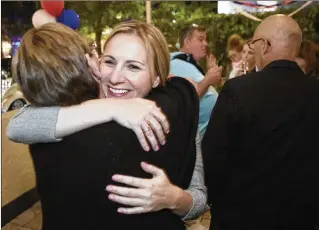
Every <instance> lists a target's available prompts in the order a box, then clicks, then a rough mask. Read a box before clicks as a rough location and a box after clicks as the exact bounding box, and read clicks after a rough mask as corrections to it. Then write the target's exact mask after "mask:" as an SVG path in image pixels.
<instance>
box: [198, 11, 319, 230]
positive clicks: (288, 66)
mask: <svg viewBox="0 0 319 230" xmlns="http://www.w3.org/2000/svg"><path fill="white" fill-rule="evenodd" d="M301 40H302V34H301V30H300V28H299V26H298V24H297V23H296V22H295V21H294V20H293V19H292V18H290V17H288V16H285V15H274V16H271V17H268V18H266V19H265V20H264V21H262V22H261V23H260V25H259V26H258V27H257V29H256V31H255V34H254V37H253V40H252V41H251V42H250V44H249V46H250V47H251V49H253V50H254V52H255V58H256V64H257V67H258V69H259V70H260V71H259V72H256V73H250V74H247V75H245V76H242V77H239V78H235V79H232V80H229V81H227V82H226V83H225V85H224V87H223V89H222V91H221V93H220V95H219V97H218V99H217V102H216V105H215V108H214V110H213V113H212V115H211V118H210V121H209V124H208V127H207V130H206V134H205V136H204V139H203V142H202V152H203V157H204V165H205V167H204V168H205V179H206V184H207V187H208V201H209V204H210V205H211V218H212V220H211V227H210V229H218V230H230V229H231V230H274V229H276V230H277V229H278V230H291V229H298V230H308V229H309V230H310V229H311V230H315V229H316V225H317V223H318V196H319V189H318V186H319V134H318V133H319V82H318V80H316V79H312V78H307V77H306V76H305V75H304V73H303V71H302V70H301V69H300V68H299V66H298V65H297V64H296V63H295V62H294V60H295V58H296V56H297V54H298V52H299V48H300V43H301Z"/></svg>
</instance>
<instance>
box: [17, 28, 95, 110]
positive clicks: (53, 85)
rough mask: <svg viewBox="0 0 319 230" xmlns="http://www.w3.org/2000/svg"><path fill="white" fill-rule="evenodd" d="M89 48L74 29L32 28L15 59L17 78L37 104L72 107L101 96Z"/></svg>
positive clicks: (27, 96) (32, 102)
mask: <svg viewBox="0 0 319 230" xmlns="http://www.w3.org/2000/svg"><path fill="white" fill-rule="evenodd" d="M86 53H89V47H88V45H87V44H86V42H85V41H84V39H83V38H82V37H81V36H80V35H79V34H77V33H76V32H75V31H73V30H72V29H70V28H68V27H67V26H64V25H62V24H60V23H48V24H45V25H43V26H41V27H39V28H32V29H30V30H29V31H28V32H27V33H26V34H25V35H24V36H23V38H22V40H21V44H20V47H19V49H18V51H17V53H16V54H15V56H14V57H13V60H12V66H11V67H12V73H13V77H14V79H15V80H16V82H17V83H18V85H19V87H20V90H21V91H22V93H23V94H24V96H25V98H26V99H27V100H28V101H29V102H30V103H31V104H33V105H35V106H69V105H75V104H79V103H81V102H83V101H86V100H89V99H93V98H97V97H98V93H99V85H98V83H97V82H96V81H95V80H94V79H93V77H92V75H91V72H90V70H89V67H88V63H87V60H86V57H85V54H86Z"/></svg>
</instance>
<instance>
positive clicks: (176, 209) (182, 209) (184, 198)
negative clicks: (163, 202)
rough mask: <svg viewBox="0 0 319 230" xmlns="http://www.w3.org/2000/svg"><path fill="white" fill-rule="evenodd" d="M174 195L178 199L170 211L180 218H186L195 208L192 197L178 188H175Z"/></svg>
mask: <svg viewBox="0 0 319 230" xmlns="http://www.w3.org/2000/svg"><path fill="white" fill-rule="evenodd" d="M173 194H175V197H176V198H175V199H174V202H173V205H172V206H171V207H170V209H171V210H172V212H173V213H175V214H177V215H179V216H185V215H186V214H187V213H188V212H189V210H191V208H192V206H193V198H192V196H191V195H190V194H189V193H188V192H186V191H184V190H182V189H181V188H179V187H177V186H175V187H174V191H173Z"/></svg>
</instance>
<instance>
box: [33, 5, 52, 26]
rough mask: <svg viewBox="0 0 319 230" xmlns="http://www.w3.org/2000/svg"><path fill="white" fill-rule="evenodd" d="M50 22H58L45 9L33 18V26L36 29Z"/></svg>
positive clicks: (37, 12)
mask: <svg viewBox="0 0 319 230" xmlns="http://www.w3.org/2000/svg"><path fill="white" fill-rule="evenodd" d="M50 22H56V19H55V17H53V16H52V15H51V14H49V13H47V12H46V11H45V10H44V9H41V10H38V11H36V12H35V13H34V14H33V16H32V24H33V26H34V27H35V28H39V27H40V26H42V25H44V24H46V23H50Z"/></svg>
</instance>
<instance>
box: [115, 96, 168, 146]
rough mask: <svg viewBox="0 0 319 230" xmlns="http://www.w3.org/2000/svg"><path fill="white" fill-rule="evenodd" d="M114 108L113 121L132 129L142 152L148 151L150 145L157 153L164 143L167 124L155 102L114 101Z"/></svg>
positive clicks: (134, 99) (135, 99)
mask: <svg viewBox="0 0 319 230" xmlns="http://www.w3.org/2000/svg"><path fill="white" fill-rule="evenodd" d="M112 108H113V107H112ZM114 108H116V109H115V111H114V113H113V114H114V115H113V119H114V120H115V121H116V122H117V123H119V124H120V125H122V126H124V127H126V128H129V129H132V130H133V131H134V132H135V134H136V136H137V138H138V140H139V142H140V144H141V146H142V147H143V149H144V150H146V151H149V150H150V148H149V144H150V145H151V146H152V148H153V150H154V151H157V150H159V146H160V145H164V144H165V143H166V141H165V139H166V134H167V133H169V128H170V127H169V122H168V120H167V118H166V116H165V114H164V113H163V112H162V110H161V109H160V108H159V107H158V106H157V105H156V103H155V102H153V101H150V100H146V99H142V98H132V99H120V100H116V99H115V106H114Z"/></svg>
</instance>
